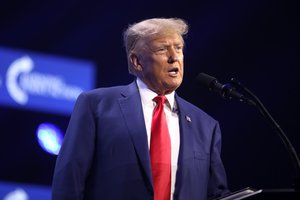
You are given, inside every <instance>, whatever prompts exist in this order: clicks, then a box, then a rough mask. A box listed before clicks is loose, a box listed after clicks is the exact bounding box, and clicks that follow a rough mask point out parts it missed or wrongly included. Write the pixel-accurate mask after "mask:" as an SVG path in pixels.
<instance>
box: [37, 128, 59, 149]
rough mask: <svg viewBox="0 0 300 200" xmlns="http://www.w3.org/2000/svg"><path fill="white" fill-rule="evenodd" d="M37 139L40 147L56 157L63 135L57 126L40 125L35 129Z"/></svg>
mask: <svg viewBox="0 0 300 200" xmlns="http://www.w3.org/2000/svg"><path fill="white" fill-rule="evenodd" d="M37 138H38V142H39V144H40V146H41V147H42V148H43V149H44V150H45V151H46V152H48V153H50V154H53V155H58V152H59V150H60V147H61V144H62V141H63V134H62V133H61V131H60V130H59V128H58V127H57V126H55V125H54V124H50V123H42V124H40V125H39V127H38V129H37Z"/></svg>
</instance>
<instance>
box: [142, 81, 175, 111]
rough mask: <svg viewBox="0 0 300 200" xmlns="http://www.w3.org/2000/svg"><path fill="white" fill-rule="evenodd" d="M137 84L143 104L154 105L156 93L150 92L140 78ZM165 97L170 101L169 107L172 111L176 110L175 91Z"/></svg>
mask: <svg viewBox="0 0 300 200" xmlns="http://www.w3.org/2000/svg"><path fill="white" fill-rule="evenodd" d="M136 83H137V86H138V89H139V92H140V95H141V99H142V102H143V104H145V105H146V104H149V103H153V99H154V97H156V96H157V94H156V93H155V92H153V91H152V90H150V89H149V88H148V86H147V85H146V84H145V83H144V82H143V81H142V80H141V79H139V78H137V79H136ZM165 97H166V98H167V99H168V102H169V106H170V109H171V110H175V109H176V102H175V91H173V92H171V93H170V94H166V95H165Z"/></svg>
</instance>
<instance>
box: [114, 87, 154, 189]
mask: <svg viewBox="0 0 300 200" xmlns="http://www.w3.org/2000/svg"><path fill="white" fill-rule="evenodd" d="M121 94H122V97H121V98H120V99H119V104H120V108H121V111H122V114H123V118H124V120H125V122H126V124H127V127H128V130H129V133H130V137H131V140H132V142H133V145H134V148H135V151H136V154H137V157H138V159H139V163H140V165H141V166H142V168H143V171H144V172H145V174H146V177H147V179H148V181H149V183H150V185H152V175H151V164H150V156H149V148H148V141H147V132H146V127H145V121H144V115H143V108H142V104H141V98H140V94H139V91H138V88H137V85H136V83H135V82H133V83H131V84H130V85H128V87H127V89H126V90H125V91H123V92H122V93H121Z"/></svg>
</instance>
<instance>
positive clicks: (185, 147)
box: [174, 95, 194, 199]
mask: <svg viewBox="0 0 300 200" xmlns="http://www.w3.org/2000/svg"><path fill="white" fill-rule="evenodd" d="M175 98H176V103H177V106H178V117H179V127H180V149H179V155H178V162H177V163H178V168H177V173H176V182H175V191H174V199H177V197H178V196H179V193H180V192H181V188H182V184H183V179H184V173H183V168H184V160H185V159H186V158H188V157H190V156H191V155H193V153H194V152H193V129H192V125H193V119H192V118H191V116H190V115H189V110H188V108H186V106H185V103H184V102H183V100H182V99H181V98H180V97H179V96H178V95H176V96H175Z"/></svg>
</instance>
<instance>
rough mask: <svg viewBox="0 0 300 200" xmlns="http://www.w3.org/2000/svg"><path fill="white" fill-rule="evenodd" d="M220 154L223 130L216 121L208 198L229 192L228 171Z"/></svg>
mask: <svg viewBox="0 0 300 200" xmlns="http://www.w3.org/2000/svg"><path fill="white" fill-rule="evenodd" d="M220 155H221V131H220V127H219V123H216V125H215V128H214V131H213V139H212V145H211V158H210V159H211V160H210V176H209V183H208V199H214V198H216V197H220V196H223V195H225V194H227V193H229V190H228V186H227V178H226V173H225V169H224V166H223V162H222V160H221V156H220Z"/></svg>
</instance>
